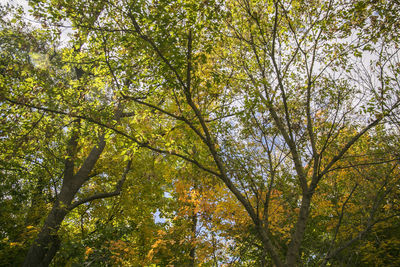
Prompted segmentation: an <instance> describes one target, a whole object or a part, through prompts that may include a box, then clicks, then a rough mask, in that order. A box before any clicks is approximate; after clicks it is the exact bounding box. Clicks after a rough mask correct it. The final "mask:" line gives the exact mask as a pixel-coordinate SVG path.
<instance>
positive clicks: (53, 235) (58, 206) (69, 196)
mask: <svg viewBox="0 0 400 267" xmlns="http://www.w3.org/2000/svg"><path fill="white" fill-rule="evenodd" d="M78 189H79V187H78V188H76V186H75V188H73V187H72V186H66V185H65V184H64V186H63V187H62V189H61V192H60V195H59V200H57V202H56V203H55V204H54V206H53V208H52V210H51V211H50V213H49V215H48V216H47V218H46V220H45V222H44V225H43V227H42V229H41V230H40V232H39V235H38V236H37V238H36V239H35V241H34V242H33V243H32V245H31V247H30V248H29V251H28V254H27V255H26V257H25V261H24V264H23V265H22V266H24V267H44V266H48V265H49V264H50V262H51V260H52V259H53V257H54V256H55V254H56V252H57V251H58V248H59V246H60V241H59V238H58V236H57V232H58V230H59V228H60V226H61V223H62V221H63V220H64V218H65V216H66V215H67V214H68V209H67V207H68V206H69V205H70V204H71V202H72V200H73V199H74V197H75V194H76V193H77V191H78Z"/></svg>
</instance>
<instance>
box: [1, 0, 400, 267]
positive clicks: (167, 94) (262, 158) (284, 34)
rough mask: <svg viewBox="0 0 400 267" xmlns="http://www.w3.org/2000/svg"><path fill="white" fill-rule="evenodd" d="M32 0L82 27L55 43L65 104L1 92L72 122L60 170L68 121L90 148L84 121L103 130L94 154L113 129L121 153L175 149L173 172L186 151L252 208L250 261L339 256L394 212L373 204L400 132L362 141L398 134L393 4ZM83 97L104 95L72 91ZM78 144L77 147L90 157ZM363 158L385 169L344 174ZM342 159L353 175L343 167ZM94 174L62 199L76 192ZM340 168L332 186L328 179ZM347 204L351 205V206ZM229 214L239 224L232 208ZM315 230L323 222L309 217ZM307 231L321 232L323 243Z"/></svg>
mask: <svg viewBox="0 0 400 267" xmlns="http://www.w3.org/2000/svg"><path fill="white" fill-rule="evenodd" d="M33 6H34V7H35V8H36V9H35V12H36V16H37V17H38V18H39V19H41V20H42V21H43V23H45V24H47V25H54V24H56V25H58V24H57V23H58V22H59V21H61V20H64V21H68V22H69V23H70V25H72V27H74V29H75V35H74V36H73V37H72V38H71V40H70V46H71V48H70V49H68V48H66V49H61V50H62V51H64V52H63V55H62V57H61V58H62V59H64V60H66V59H67V58H69V59H70V61H72V62H73V63H72V64H71V67H72V70H74V72H75V75H76V77H75V79H74V82H72V85H73V86H71V90H70V97H71V99H72V100H74V101H72V100H71V102H67V103H65V104H64V103H63V102H62V101H61V103H62V104H63V105H60V104H61V103H60V104H59V105H58V106H57V105H56V106H55V107H54V108H53V109H49V108H47V107H46V108H45V106H44V105H42V104H40V103H36V102H33V103H34V104H27V103H26V102H25V101H21V100H19V99H18V97H17V96H18V94H16V95H14V94H8V95H5V96H2V98H3V99H5V101H6V103H7V105H16V106H25V107H31V108H36V109H37V110H42V111H46V112H49V113H53V114H54V113H55V114H58V115H62V117H63V118H65V116H67V118H68V117H69V118H70V119H71V120H73V119H80V120H79V122H78V121H76V122H74V124H75V125H76V126H75V127H69V128H68V131H70V132H71V133H70V141H69V143H70V144H71V145H70V149H67V154H68V155H67V156H69V158H67V159H65V170H67V167H68V166H70V164H72V161H71V159H72V158H75V157H74V155H75V154H73V150H74V149H73V147H74V142H75V141H74V140H75V139H74V137H73V136H74V133H77V137H76V138H78V137H80V138H83V139H84V140H85V142H86V143H85V144H87V145H86V147H90V145H89V144H92V145H93V143H94V141H93V140H95V138H93V137H92V138H91V135H88V136H86V135H79V134H78V129H79V128H80V127H79V123H80V124H84V125H90V127H94V128H95V129H99V130H98V131H99V133H100V134H99V135H100V142H99V143H98V145H97V148H96V147H93V150H92V151H97V154H98V156H97V157H95V158H96V160H94V162H95V161H97V160H98V158H99V157H100V154H101V152H102V150H103V149H102V147H103V146H105V141H106V140H105V139H107V138H106V135H107V133H112V134H116V135H117V136H118V137H119V138H121V139H123V140H124V141H123V144H121V147H120V149H122V150H127V149H128V148H130V147H140V148H141V149H146V150H150V151H152V153H156V154H159V155H163V156H165V157H171V156H172V157H173V158H174V159H175V160H176V165H175V166H173V168H177V169H179V168H180V167H181V166H182V164H183V162H186V163H190V164H192V165H193V166H194V167H195V168H197V169H198V170H199V171H201V172H205V173H207V174H208V175H212V176H213V177H215V179H216V180H217V181H218V182H219V183H222V184H224V186H225V188H226V189H228V190H229V191H230V192H231V194H232V196H234V197H235V198H236V200H237V201H238V203H240V204H241V206H242V212H244V211H245V212H246V214H247V216H248V217H247V219H248V221H245V222H243V225H242V227H241V229H243V228H244V229H247V231H246V235H247V236H251V237H252V238H253V237H254V242H252V245H253V247H256V248H257V249H258V251H257V250H254V251H255V253H254V254H251V253H250V254H251V256H250V257H255V258H257V259H256V261H259V262H260V265H264V266H265V265H266V264H269V263H273V264H274V265H276V266H296V265H299V263H300V261H302V262H310V261H314V260H315V257H316V255H318V260H320V262H318V264H328V262H334V261H335V260H338V261H340V253H341V252H342V251H343V250H345V249H350V247H351V246H352V245H355V244H356V243H357V242H356V241H359V240H360V239H362V238H364V237H366V236H367V234H368V233H370V232H371V231H372V230H373V228H374V227H375V225H377V227H378V226H379V224H378V222H379V221H381V220H383V219H384V218H385V216H386V215H387V214H385V212H384V211H382V209H384V205H382V203H383V202H384V200H387V201H389V199H390V194H389V192H388V191H387V190H388V189H387V188H386V187H385V186H383V187H382V185H385V183H389V181H390V184H392V185H393V186H394V187H393V188H395V187H396V185H398V179H396V175H397V169H396V168H397V167H396V165H393V162H394V161H396V160H398V155H396V154H395V153H393V152H391V151H394V150H391V149H392V148H393V147H395V146H396V145H395V144H396V142H397V141H398V140H397V141H394V142H393V143H392V144H391V147H392V148H389V149H387V150H386V149H385V150H383V151H384V152H383V153H384V154H385V157H373V156H371V155H366V156H365V155H364V154H363V151H362V150H360V149H357V146H359V145H360V144H363V142H365V143H366V144H365V146H366V147H368V146H369V145H371V146H372V145H374V146H376V148H375V149H371V153H372V154H373V153H377V152H379V153H381V152H380V151H381V149H380V148H379V146H380V145H381V144H383V143H384V142H386V141H387V139H386V138H387V136H385V135H382V134H380V131H383V130H382V129H384V130H385V131H388V132H391V135H389V136H395V135H396V134H397V133H398V132H397V131H398V129H396V127H398V124H397V126H396V123H397V119H396V115H395V114H396V113H397V112H398V105H399V97H398V94H399V88H398V81H399V71H398V49H397V46H398V41H399V40H398V36H397V35H396V31H395V30H394V29H395V27H396V23H397V22H396V20H395V18H396V17H397V15H398V14H399V7H398V5H397V4H395V3H390V2H386V1H382V2H381V1H378V2H373V3H372V2H371V3H370V2H366V1H350V2H346V1H267V2H265V1H247V0H238V1H221V2H219V1H204V2H201V3H197V2H195V1H182V2H179V1H178V2H177V1H161V2H148V1H134V2H132V1H125V2H123V3H122V4H121V3H120V2H117V1H99V2H96V3H86V2H85V1H79V3H70V2H68V3H67V2H65V1H51V2H47V1H34V3H33ZM56 28H57V26H56ZM99 51H100V52H99ZM366 61H368V63H367V62H366ZM367 64H368V66H367ZM93 69H94V71H93ZM51 75H55V74H52V73H51ZM58 76H59V75H58ZM58 76H57V77H58ZM99 77H100V78H99ZM59 79H61V78H59ZM64 80H67V81H68V80H69V81H71V78H64ZM70 84H71V82H70ZM31 87H32V86H30V87H28V88H31ZM54 88H60V87H59V86H58V85H57V86H54ZM100 88H103V89H104V90H106V91H107V93H105V94H101V93H99V91H100ZM16 91H17V92H19V89H18V90H17V89H16ZM80 92H82V93H80ZM59 94H60V93H59V92H57V91H56V92H55V95H59ZM84 97H86V98H87V99H88V100H91V99H95V100H97V102H96V101H93V103H87V102H84V101H79V100H78V101H76V99H81V98H84ZM75 98H76V99H75ZM35 99H38V98H36V97H35ZM112 103H113V105H112ZM67 104H68V105H67ZM110 106H114V108H110ZM67 109H68V112H67V111H66V110H67ZM69 109H71V110H69ZM102 110H104V112H103V111H102ZM116 114H117V115H116ZM118 114H119V115H118ZM123 114H130V115H134V117H132V118H130V119H123V117H124V116H123ZM379 127H380V128H379ZM74 129H75V130H74ZM379 129H381V130H379ZM368 138H372V139H374V141H373V142H370V141H369V140H368ZM375 139H376V141H375ZM81 142H83V141H81ZM376 144H377V145H376ZM360 146H362V145H360ZM99 148H100V150H99ZM364 150H365V149H364ZM85 151H87V153H86V154H84V153H81V154H76V155H79V156H81V158H82V159H83V158H85V157H87V155H88V151H89V149H88V148H87V149H86V150H85ZM71 153H72V154H71ZM94 153H95V152H94ZM89 155H90V154H89ZM89 157H90V156H89ZM363 160H365V162H363ZM82 161H83V160H82ZM346 164H348V165H346ZM358 164H361V165H366V167H365V170H367V171H368V173H369V172H370V171H371V172H372V171H373V168H372V167H371V166H376V165H378V166H379V168H378V169H379V174H380V175H381V176H380V178H381V179H378V180H376V181H368V179H366V180H367V181H363V182H361V181H360V182H359V183H351V182H349V181H347V180H346V179H345V177H348V176H349V177H352V176H351V175H353V174H354V172H356V171H357V165H358ZM82 166H83V165H82ZM343 166H345V167H346V168H347V167H348V168H347V169H351V171H349V172H348V173H343V170H342V167H343ZM393 166H394V167H393ZM92 168H93V167H92ZM363 168H364V167H363ZM392 168H393V171H389V170H391V169H392ZM91 170H92V169H90V171H88V172H87V175H86V176H85V177H83V178H82V179H80V181H81V182H79V183H77V184H76V185H74V188H73V190H72V191H73V192H74V193H73V194H67V195H68V197H67V198H66V199H65V200H63V199H61V201H63V202H65V203H67V205H70V204H71V202H72V200H73V197H74V196H75V194H76V192H77V191H78V190H79V189H80V188H81V186H82V185H83V182H84V181H85V180H87V179H88V175H89V174H90V172H91ZM358 171H360V169H358ZM78 172H79V171H78ZM64 176H65V173H64ZM360 176H361V177H362V175H360ZM363 178H364V177H363ZM338 179H339V180H340V188H339V189H336V188H335V185H336V184H337V183H332V181H335V180H338ZM67 180H68V179H67ZM64 181H66V178H65V177H64ZM199 182H200V185H201V184H203V183H204V181H201V180H200V181H199ZM196 186H197V185H196ZM200 187H201V186H200ZM358 187H360V188H361V187H362V188H365V192H373V191H374V190H376V189H378V191H377V194H376V195H375V196H376V197H375V198H374V199H375V200H376V201H375V202H372V203H371V202H368V201H364V200H365V195H363V194H360V193H359V192H360V191H359V190H358V189H357V188H358ZM379 188H381V189H379ZM386 192H387V193H386ZM60 197H61V193H60ZM57 203H58V202H56V205H55V207H56V208H55V209H56V210H57V209H58V210H60V208H59V205H58V204H57ZM76 203H80V202H79V201H78V202H76ZM332 203H333V207H332V206H330V205H331V204H332ZM351 203H355V204H353V205H354V206H355V207H354V208H353V209H348V207H347V206H348V205H350V204H351ZM72 206H74V205H73V204H72ZM367 207H372V211H371V212H372V213H371V214H370V217H369V218H370V220H367V222H366V223H361V224H359V226H360V228H359V229H358V228H357V229H356V231H355V232H352V233H351V235H346V231H344V232H343V229H344V228H345V227H344V225H346V224H347V225H353V224H354V222H353V221H352V220H351V219H348V218H353V217H354V218H365V217H363V216H361V217H357V216H359V215H357V214H358V213H360V211H361V210H363V209H366V208H367ZM333 210H335V211H336V217H334V218H333V219H332V218H330V217H329V216H333V215H332V212H333ZM319 212H323V214H319ZM50 214H51V213H50ZM241 214H242V213H241ZM64 216H65V215H63V216H59V218H60V220H58V221H59V222H58V223H57V224H56V225H58V226H57V227H55V228H56V229H58V227H59V225H60V222H61V221H62V219H63V218H64ZM224 216H229V215H228V214H224ZM236 216H238V217H235V218H234V220H233V221H234V224H235V226H237V225H238V224H239V223H238V222H239V221H240V219H241V216H239V215H236ZM389 216H392V217H393V218H395V217H398V216H399V215H398V213H396V212H394V213H392V214H391V215H389ZM324 217H325V218H324ZM326 217H328V218H326ZM193 222H194V221H193ZM45 225H46V224H45ZM194 225H196V224H194ZM332 225H337V226H334V227H332ZM316 226H318V227H319V228H318V229H319V230H318V231H316V232H315V231H314V230H315V228H310V227H316ZM329 227H330V228H329ZM324 228H328V229H330V230H331V232H330V233H329V234H328V233H326V232H329V231H324V230H321V229H324ZM336 229H337V230H336ZM332 231H333V232H332ZM231 233H232V232H231ZM39 236H40V235H39ZM326 236H328V238H326ZM311 237H318V238H320V239H322V240H320V241H321V242H318V245H319V247H314V246H313V245H314V244H311V243H310V238H311ZM324 238H325V240H324ZM243 239H244V238H243V236H240V237H238V238H237V239H236V240H243ZM326 240H328V241H326ZM306 245H307V247H305V246H306ZM192 251H193V250H192ZM190 254H191V255H192V256H193V254H195V253H190ZM254 255H256V256H254ZM50 258H51V257H50ZM192 258H193V257H192ZM252 260H254V259H252ZM253 263H254V261H253Z"/></svg>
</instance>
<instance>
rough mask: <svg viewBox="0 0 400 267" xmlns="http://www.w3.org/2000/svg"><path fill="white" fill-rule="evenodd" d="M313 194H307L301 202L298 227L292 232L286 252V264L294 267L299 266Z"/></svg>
mask: <svg viewBox="0 0 400 267" xmlns="http://www.w3.org/2000/svg"><path fill="white" fill-rule="evenodd" d="M311 198H312V194H306V195H304V196H303V201H302V202H301V207H300V213H299V218H298V220H297V223H296V227H295V229H294V232H293V234H292V239H291V241H290V243H289V248H288V252H287V254H286V264H285V266H288V267H292V266H293V267H294V266H297V264H298V260H299V255H300V247H301V243H302V241H303V238H304V232H305V229H306V225H307V220H308V217H309V214H310V204H311Z"/></svg>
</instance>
